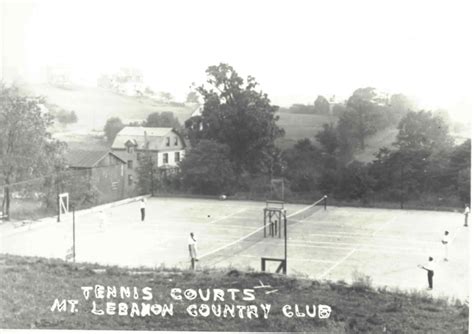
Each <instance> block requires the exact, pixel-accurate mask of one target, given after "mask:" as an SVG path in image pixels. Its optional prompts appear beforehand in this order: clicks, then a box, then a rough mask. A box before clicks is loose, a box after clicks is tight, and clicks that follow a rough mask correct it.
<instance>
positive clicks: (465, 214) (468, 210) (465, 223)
mask: <svg viewBox="0 0 474 334" xmlns="http://www.w3.org/2000/svg"><path fill="white" fill-rule="evenodd" d="M470 213H471V209H469V205H468V204H467V203H466V208H465V209H464V226H468V220H469V214H470Z"/></svg>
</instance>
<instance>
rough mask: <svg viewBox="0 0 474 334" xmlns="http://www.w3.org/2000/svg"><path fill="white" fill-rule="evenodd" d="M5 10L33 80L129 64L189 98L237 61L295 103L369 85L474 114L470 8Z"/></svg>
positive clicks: (71, 4) (79, 4)
mask: <svg viewBox="0 0 474 334" xmlns="http://www.w3.org/2000/svg"><path fill="white" fill-rule="evenodd" d="M0 1H4V3H3V4H2V6H1V9H2V12H3V13H2V15H1V16H0V17H1V18H2V25H1V26H2V65H3V69H4V71H3V72H4V73H7V70H6V68H7V67H8V69H10V70H11V69H12V68H13V69H15V71H16V72H17V73H19V74H21V75H22V76H23V77H24V78H25V79H27V80H30V81H35V80H39V79H41V78H42V77H41V73H44V72H42V71H43V70H44V67H45V66H46V65H53V66H56V65H62V66H67V67H69V68H71V69H72V70H73V74H74V76H75V77H76V78H80V79H81V80H82V81H84V82H95V79H96V77H97V75H98V74H99V73H101V72H107V71H114V70H117V69H119V68H120V67H123V66H129V67H136V68H138V69H140V70H142V72H143V73H144V76H145V81H146V82H147V83H149V84H150V85H153V86H154V87H155V89H158V90H163V91H169V92H171V93H172V94H173V95H175V96H176V97H177V98H178V99H183V98H184V96H185V94H186V93H187V92H188V91H189V86H190V84H191V83H192V82H196V83H202V82H203V81H204V79H205V77H204V72H205V69H206V68H207V67H208V66H209V65H214V64H218V63H219V62H225V63H229V64H230V65H232V66H233V67H234V68H235V69H236V70H237V71H238V72H239V74H240V75H241V76H244V77H246V76H247V75H252V76H254V77H256V79H257V81H258V82H259V83H260V85H261V89H262V90H263V91H265V92H267V93H268V94H269V96H270V98H271V100H272V101H273V102H274V103H276V104H280V105H283V106H285V105H289V104H292V103H312V102H313V101H314V100H315V98H316V97H317V95H318V94H321V95H325V96H329V95H332V94H335V95H336V97H339V98H347V96H348V95H350V94H351V92H352V91H353V90H355V89H356V88H359V87H366V86H372V87H376V88H378V89H380V90H383V91H387V92H389V93H397V92H402V93H405V94H407V95H414V96H416V97H417V98H418V99H419V101H420V102H421V104H422V105H424V106H428V107H434V106H439V107H445V108H450V109H458V113H460V112H461V111H464V115H465V116H467V115H468V114H467V111H466V110H467V109H466V106H468V105H470V103H471V99H470V96H471V95H472V88H473V85H472V82H473V81H472V77H473V76H472V74H473V71H472V63H473V61H472V59H474V54H473V52H472V44H473V40H474V38H473V34H472V31H474V27H473V23H472V21H473V20H472V8H471V6H470V1H467V0H466V1H452V0H451V1H414V0H411V1H400V0H397V1H380V0H377V1H366V0H364V1H361V0H357V1H354V0H348V1H343V0H339V1H335V0H330V1H329V0H328V1H295V0H292V1H256V0H253V1H242V0H239V1H209V0H206V1H203V0H198V1H196V0H195V1H184V0H181V1H177V0H173V1H158V0H157V1H136V0H134V1H97V0H96V1H84V0H81V1H72V0H71V1H66V0H62V1H46V0H39V1H12V0H0ZM5 1H6V2H5ZM8 73H10V72H8ZM456 106H458V107H456ZM462 106H463V107H462ZM451 111H452V112H454V113H456V110H451Z"/></svg>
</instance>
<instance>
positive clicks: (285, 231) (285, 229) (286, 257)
mask: <svg viewBox="0 0 474 334" xmlns="http://www.w3.org/2000/svg"><path fill="white" fill-rule="evenodd" d="M283 222H284V224H285V225H284V229H283V233H284V236H285V268H284V269H285V271H284V274H285V275H286V268H287V266H288V247H287V246H288V244H287V243H288V241H287V240H288V235H287V228H286V223H287V220H286V212H284V220H283Z"/></svg>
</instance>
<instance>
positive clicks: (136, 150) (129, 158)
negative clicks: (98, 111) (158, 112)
mask: <svg viewBox="0 0 474 334" xmlns="http://www.w3.org/2000/svg"><path fill="white" fill-rule="evenodd" d="M185 148H186V143H185V141H184V138H183V137H182V136H181V135H180V134H179V133H178V132H177V131H176V130H175V129H173V128H151V127H132V126H126V127H124V128H123V129H122V130H121V131H120V132H119V133H118V134H117V136H116V137H115V140H114V142H113V144H112V152H113V153H114V154H116V155H117V156H119V157H120V158H121V159H122V160H124V161H126V163H127V168H126V178H127V181H126V187H127V191H132V190H133V189H134V188H135V185H136V183H137V181H138V172H137V170H138V167H139V162H140V160H141V158H142V157H144V156H149V157H150V158H151V160H152V162H153V164H154V165H155V166H158V168H159V169H160V171H161V174H163V175H166V174H168V173H173V172H175V171H176V170H177V169H178V163H179V162H180V161H181V160H183V158H184V154H185Z"/></svg>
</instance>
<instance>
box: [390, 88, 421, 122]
mask: <svg viewBox="0 0 474 334" xmlns="http://www.w3.org/2000/svg"><path fill="white" fill-rule="evenodd" d="M416 109H417V105H416V102H415V101H414V100H413V99H411V98H409V97H408V96H406V95H403V94H393V95H392V96H390V110H391V112H392V114H394V115H395V117H396V118H397V119H398V120H400V119H401V118H402V117H403V116H405V115H406V114H407V113H408V112H409V111H414V110H416Z"/></svg>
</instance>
